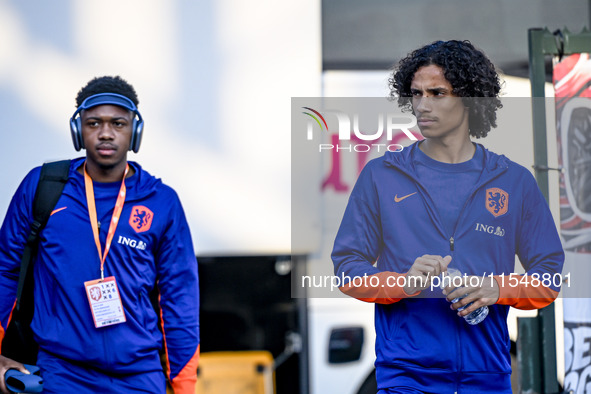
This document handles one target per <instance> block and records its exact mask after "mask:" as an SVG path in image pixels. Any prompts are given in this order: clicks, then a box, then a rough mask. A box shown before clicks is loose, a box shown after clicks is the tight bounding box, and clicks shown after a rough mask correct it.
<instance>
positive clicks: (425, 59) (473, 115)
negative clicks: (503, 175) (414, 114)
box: [388, 40, 503, 138]
mask: <svg viewBox="0 0 591 394" xmlns="http://www.w3.org/2000/svg"><path fill="white" fill-rule="evenodd" d="M429 65H436V66H439V67H441V68H442V69H443V74H444V76H445V78H446V79H447V80H448V81H449V83H450V84H451V86H452V88H453V90H452V93H453V94H454V95H456V96H458V97H462V98H463V102H464V105H465V106H466V107H467V108H468V110H469V114H470V115H469V128H470V135H471V136H473V137H476V138H481V137H486V135H487V134H488V132H489V131H490V129H491V127H496V126H497V114H496V111H497V109H499V108H501V107H502V106H503V105H502V103H501V100H500V99H499V98H498V96H499V92H500V90H501V83H500V81H499V76H498V74H497V72H496V70H495V67H494V65H493V64H492V62H491V61H490V60H489V59H488V58H487V57H486V55H485V54H484V53H483V52H482V51H480V50H478V49H476V48H475V47H474V46H473V45H472V43H470V41H456V40H450V41H435V42H433V43H432V44H429V45H426V46H424V47H422V48H419V49H417V50H415V51H413V52H412V53H410V54H409V55H408V56H406V57H405V58H404V59H402V60H401V61H400V62H399V63H398V66H397V67H396V68H395V69H394V71H393V73H392V77H391V78H390V79H389V80H388V82H389V87H390V98H392V99H397V100H398V105H399V106H400V107H402V108H403V109H406V110H412V104H411V103H410V100H409V99H408V97H412V93H411V91H410V85H411V82H412V79H413V78H414V75H415V73H416V71H417V70H418V69H419V68H421V67H424V66H429Z"/></svg>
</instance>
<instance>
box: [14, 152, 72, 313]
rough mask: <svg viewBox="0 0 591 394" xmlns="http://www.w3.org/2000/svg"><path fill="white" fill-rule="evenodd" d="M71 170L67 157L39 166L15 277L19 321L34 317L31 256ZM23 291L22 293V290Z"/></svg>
mask: <svg viewBox="0 0 591 394" xmlns="http://www.w3.org/2000/svg"><path fill="white" fill-rule="evenodd" d="M69 172H70V160H62V161H56V162H52V163H45V164H43V167H41V174H40V176H39V183H38V184H37V190H36V191H35V198H34V200H33V223H32V224H31V232H30V233H29V236H28V238H27V243H26V244H25V248H24V251H23V255H22V257H21V269H20V275H19V278H18V288H17V295H16V297H17V301H16V307H15V309H16V311H17V316H19V317H20V320H21V321H23V320H24V321H26V322H30V321H31V319H32V317H33V302H32V301H33V299H32V292H33V272H32V271H33V270H32V264H30V263H31V261H32V258H33V255H34V252H35V249H36V247H37V243H38V241H39V233H40V232H41V230H42V229H43V227H45V225H46V224H47V221H48V220H49V216H51V212H52V211H53V209H54V208H55V205H56V204H57V201H58V200H59V198H60V196H61V195H62V192H63V190H64V187H65V186H66V182H68V174H69ZM25 289H26V291H25V292H24V293H23V291H24V290H25Z"/></svg>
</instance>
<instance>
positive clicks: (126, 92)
mask: <svg viewBox="0 0 591 394" xmlns="http://www.w3.org/2000/svg"><path fill="white" fill-rule="evenodd" d="M99 93H117V94H120V95H122V96H125V97H127V98H128V99H130V100H131V101H133V103H134V104H135V105H136V106H137V105H138V104H139V100H138V98H137V94H136V93H135V89H134V88H133V86H131V85H130V84H129V83H128V82H127V81H126V80H124V79H123V78H121V77H120V76H115V77H110V76H104V77H96V78H94V79H92V80H91V81H90V82H88V83H87V84H86V86H85V87H83V88H82V89H80V91H79V92H78V95H77V96H76V107H79V106H80V105H81V104H82V103H83V102H84V100H86V99H87V98H89V97H90V96H94V95H95V94H99Z"/></svg>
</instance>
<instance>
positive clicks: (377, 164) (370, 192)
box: [332, 143, 564, 393]
mask: <svg viewBox="0 0 591 394" xmlns="http://www.w3.org/2000/svg"><path fill="white" fill-rule="evenodd" d="M417 146H418V144H416V143H415V144H414V145H412V146H410V147H408V148H405V149H404V150H403V151H402V152H396V153H394V152H388V153H386V154H385V155H384V156H383V157H381V158H377V159H375V160H372V161H370V162H369V163H368V164H367V165H366V166H365V168H364V169H363V171H362V172H361V174H360V176H359V179H358V180H357V183H356V185H355V187H354V189H353V191H352V193H351V196H350V198H349V203H348V205H347V208H346V210H345V214H344V217H343V220H342V223H341V226H340V229H339V231H338V234H337V236H336V239H335V244H334V249H333V253H332V260H333V262H334V267H335V275H336V276H338V277H339V278H345V279H344V280H343V282H344V286H342V287H341V290H342V291H343V292H345V293H346V294H348V295H351V296H353V297H355V298H358V299H361V300H364V301H367V302H374V303H376V307H375V327H376V378H377V383H378V388H391V387H409V388H413V389H415V390H418V391H421V392H438V393H454V392H457V393H484V392H490V393H510V392H511V383H510V375H511V359H510V353H509V349H510V340H509V333H508V328H507V314H508V312H509V306H513V307H516V308H521V309H535V308H541V307H543V306H546V305H548V304H549V303H551V302H552V301H553V300H554V299H555V298H556V296H557V295H558V291H559V287H560V284H561V273H562V266H563V262H564V252H563V249H562V245H561V242H560V238H559V236H558V233H557V231H556V226H555V224H554V221H553V219H552V216H551V213H550V209H549V208H548V205H547V203H546V201H545V200H544V197H543V196H542V193H541V192H540V190H539V188H538V186H537V184H536V182H535V179H534V178H533V176H532V175H531V173H530V172H529V171H528V170H527V169H525V168H524V167H522V166H520V165H518V164H516V163H514V162H512V161H510V160H509V159H507V158H506V157H504V156H500V155H496V154H494V153H492V152H489V151H487V150H484V161H483V164H484V167H483V170H482V173H481V175H480V178H479V180H478V182H476V183H475V184H473V185H470V188H471V191H470V193H469V197H468V199H467V201H466V203H465V204H464V206H463V208H462V210H461V212H460V215H459V218H458V221H457V224H456V225H455V228H454V229H453V232H451V233H450V232H449V231H448V230H447V229H446V228H445V226H444V225H443V222H442V220H441V215H440V213H439V212H438V210H437V209H436V208H435V203H434V199H435V198H437V197H438V196H432V195H429V193H428V192H427V189H426V188H425V186H424V184H425V183H424V182H428V181H429V179H421V180H419V179H418V177H417V172H416V171H415V167H414V163H413V159H412V157H413V154H412V150H413V149H418V148H417ZM433 176H437V174H433ZM450 187H454V185H451V184H450ZM401 197H402V198H401ZM423 255H439V256H447V255H450V256H451V257H452V261H451V263H450V266H451V267H455V268H458V269H459V270H460V271H461V272H463V273H465V274H467V275H474V276H478V277H482V278H483V279H484V281H483V285H487V284H486V283H489V285H492V282H490V281H491V280H495V281H497V283H498V284H499V288H500V298H499V300H498V301H497V303H496V304H494V305H490V306H489V314H488V317H487V318H486V319H485V320H484V321H483V322H481V323H480V324H477V325H474V326H471V325H469V324H467V323H466V322H465V321H464V319H462V318H460V317H459V316H457V314H456V312H455V311H453V310H451V309H450V305H449V302H448V301H447V300H445V298H443V296H442V293H441V289H439V288H434V289H430V288H427V289H426V290H424V291H423V292H421V293H420V294H412V295H409V294H406V293H405V292H404V290H403V287H404V283H405V282H404V281H405V279H406V278H405V276H406V273H407V272H408V271H409V269H410V268H411V266H412V264H413V263H414V261H415V259H417V258H418V257H420V256H423ZM515 256H517V257H518V258H519V261H520V262H521V264H522V266H523V268H524V269H525V272H526V273H527V275H528V276H529V279H528V280H524V278H525V279H527V278H526V277H524V275H516V274H514V270H515V261H516V260H515ZM512 274H513V275H512ZM364 276H367V278H369V279H366V280H365V281H363V280H361V279H357V280H356V279H355V278H364ZM535 277H537V278H539V279H538V280H537V281H536V280H531V279H532V278H535ZM343 282H341V283H343ZM356 282H357V283H358V284H356Z"/></svg>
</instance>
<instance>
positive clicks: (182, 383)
mask: <svg viewBox="0 0 591 394" xmlns="http://www.w3.org/2000/svg"><path fill="white" fill-rule="evenodd" d="M199 348H200V345H198V346H197V350H195V354H194V355H193V357H191V359H190V360H189V362H188V363H187V364H186V365H185V367H184V368H183V369H182V371H181V372H180V373H179V374H178V375H177V376H176V377H175V378H174V379H172V381H171V382H170V385H171V386H172V389H173V391H174V394H194V393H195V386H196V385H197V367H198V365H199Z"/></svg>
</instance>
